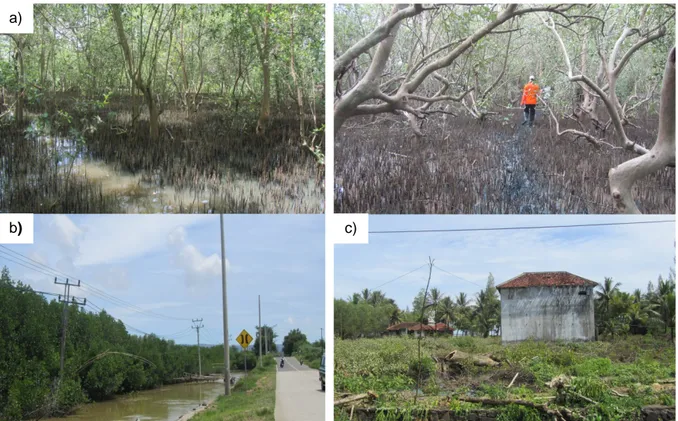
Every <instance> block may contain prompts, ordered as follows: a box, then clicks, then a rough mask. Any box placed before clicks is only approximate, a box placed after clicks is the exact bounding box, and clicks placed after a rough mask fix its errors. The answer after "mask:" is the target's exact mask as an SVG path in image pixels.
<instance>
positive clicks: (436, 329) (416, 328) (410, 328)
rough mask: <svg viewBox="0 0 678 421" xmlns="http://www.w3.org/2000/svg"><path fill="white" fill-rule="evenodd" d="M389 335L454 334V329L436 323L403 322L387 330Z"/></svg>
mask: <svg viewBox="0 0 678 421" xmlns="http://www.w3.org/2000/svg"><path fill="white" fill-rule="evenodd" d="M386 333H387V334H388V335H409V334H414V335H415V336H418V335H422V334H423V335H424V336H426V334H434V333H445V334H450V335H452V333H454V329H452V328H451V327H449V326H447V325H446V324H445V323H436V324H422V323H418V322H403V323H398V324H394V325H392V326H389V327H388V328H387V329H386Z"/></svg>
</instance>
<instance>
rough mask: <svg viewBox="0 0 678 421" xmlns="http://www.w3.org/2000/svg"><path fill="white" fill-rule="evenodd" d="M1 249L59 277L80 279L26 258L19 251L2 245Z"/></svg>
mask: <svg viewBox="0 0 678 421" xmlns="http://www.w3.org/2000/svg"><path fill="white" fill-rule="evenodd" d="M0 247H2V248H3V249H5V250H7V251H9V252H10V253H12V254H15V255H17V256H19V257H21V258H23V259H24V260H30V261H31V262H33V263H35V264H37V265H39V266H42V267H44V268H46V269H48V270H49V271H51V272H54V273H55V274H58V275H59V277H64V278H71V279H77V278H78V277H77V276H71V275H69V274H67V273H64V272H61V271H60V270H57V269H54V268H52V267H50V266H47V265H46V264H44V263H41V262H39V261H37V260H35V259H31V258H30V257H28V256H25V255H23V254H21V253H19V252H18V251H14V250H12V249H10V248H9V247H6V246H3V245H0Z"/></svg>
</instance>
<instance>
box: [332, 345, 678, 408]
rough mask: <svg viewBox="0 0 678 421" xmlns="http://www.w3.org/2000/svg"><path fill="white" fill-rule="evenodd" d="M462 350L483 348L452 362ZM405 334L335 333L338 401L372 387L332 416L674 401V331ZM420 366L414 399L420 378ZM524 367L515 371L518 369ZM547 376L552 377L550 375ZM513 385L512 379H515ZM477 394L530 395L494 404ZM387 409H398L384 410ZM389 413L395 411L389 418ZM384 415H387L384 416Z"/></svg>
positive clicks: (633, 405)
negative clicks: (584, 337)
mask: <svg viewBox="0 0 678 421" xmlns="http://www.w3.org/2000/svg"><path fill="white" fill-rule="evenodd" d="M455 350H457V351H462V352H465V353H468V354H470V355H472V356H474V357H481V359H483V358H485V357H488V358H490V359H491V360H493V361H497V362H498V363H499V364H498V365H496V366H494V367H490V366H482V365H478V363H476V361H477V359H476V358H469V359H467V360H465V361H456V362H450V359H449V358H447V357H448V356H449V354H450V353H451V352H452V351H455ZM421 355H422V360H421V368H419V367H420V363H419V359H418V357H417V340H416V339H413V338H406V337H393V338H381V339H359V340H339V339H337V340H336V342H335V377H334V381H335V393H336V396H335V402H336V401H337V400H339V399H343V398H346V397H347V396H353V395H357V394H362V393H368V392H372V397H367V398H366V399H363V400H360V401H355V402H352V403H351V404H349V405H346V406H341V405H340V406H336V407H335V420H347V419H349V414H350V411H351V408H352V406H353V407H354V410H355V407H371V408H377V412H379V408H382V409H385V408H398V411H399V414H400V415H399V416H400V417H402V416H403V415H404V414H408V413H412V412H413V411H417V410H421V409H424V410H434V409H446V410H452V411H453V412H454V413H457V414H465V413H468V412H469V411H472V410H477V409H480V408H492V409H495V410H496V411H497V412H498V414H499V415H498V416H499V417H500V418H497V419H505V420H509V419H512V420H541V419H553V417H550V418H548V417H546V413H545V411H544V409H546V410H553V411H561V413H566V412H569V414H570V416H571V418H570V419H573V420H603V419H604V420H636V419H639V416H640V409H641V408H642V407H644V406H647V405H653V404H657V405H671V406H674V405H675V379H674V378H675V366H676V364H675V345H674V344H673V342H672V341H670V340H669V339H668V338H657V337H652V336H633V337H628V338H620V339H614V340H611V341H598V342H590V343H570V344H566V343H544V342H533V341H526V342H522V343H517V344H510V345H504V346H502V345H501V342H500V339H498V338H486V339H484V338H475V337H457V338H450V337H447V338H442V337H441V338H425V339H424V340H422V341H421ZM419 373H421V384H420V386H419V389H420V392H419V397H418V399H417V400H416V403H415V398H414V396H415V390H416V388H417V378H418V377H419V375H418V374H419ZM516 374H517V377H516ZM547 383H548V384H547ZM509 385H510V387H508V386H509ZM473 400H480V401H482V400H485V401H488V400H495V401H503V400H504V401H527V402H530V403H533V404H535V405H536V406H539V407H543V408H544V409H538V408H534V407H530V406H527V405H515V404H513V405H491V406H487V405H485V406H483V404H482V403H477V402H470V401H473ZM382 416H383V417H386V418H383V419H394V420H395V419H401V418H397V417H395V412H393V413H390V415H389V411H388V410H387V411H385V412H382ZM389 416H391V417H395V418H388V417H389ZM377 419H380V418H377Z"/></svg>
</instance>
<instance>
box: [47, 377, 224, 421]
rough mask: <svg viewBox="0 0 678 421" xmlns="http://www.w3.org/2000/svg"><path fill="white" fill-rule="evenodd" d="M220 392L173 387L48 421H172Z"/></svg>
mask: <svg viewBox="0 0 678 421" xmlns="http://www.w3.org/2000/svg"><path fill="white" fill-rule="evenodd" d="M223 393H224V385H223V383H197V384H196V383H186V384H176V385H170V386H164V387H162V388H159V389H153V390H145V391H142V392H136V393H132V394H129V395H125V396H120V397H117V398H115V399H112V400H109V401H104V402H97V403H92V404H87V405H83V406H82V407H81V408H80V409H78V410H77V411H76V412H75V413H74V414H72V415H70V416H68V417H64V418H50V419H48V420H47V421H75V420H77V421H136V420H137V419H138V420H139V421H175V420H176V419H177V418H179V417H180V416H181V415H183V414H186V413H188V412H190V411H191V410H193V409H194V408H197V407H198V406H199V405H200V404H201V403H205V404H206V403H209V402H211V401H212V400H213V399H215V398H216V397H217V396H219V395H220V394H223Z"/></svg>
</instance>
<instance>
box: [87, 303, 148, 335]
mask: <svg viewBox="0 0 678 421" xmlns="http://www.w3.org/2000/svg"><path fill="white" fill-rule="evenodd" d="M87 306H88V307H90V308H91V309H93V310H96V311H98V312H102V311H105V310H104V309H103V308H101V307H99V306H98V305H96V304H94V303H93V302H92V301H91V300H90V301H88V302H87ZM109 316H111V317H113V315H111V314H109ZM113 318H114V319H115V320H117V321H119V322H120V323H122V324H123V325H125V327H127V328H128V329H132V330H134V331H137V332H139V333H141V334H143V335H146V336H150V335H151V334H150V333H146V332H144V331H143V330H141V329H137V328H136V327H134V326H132V325H129V324H127V323H125V322H123V321H122V320H121V319H118V318H117V317H113Z"/></svg>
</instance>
